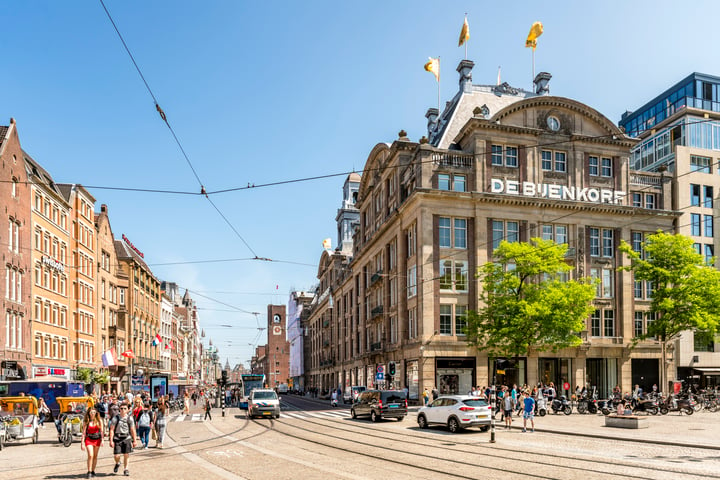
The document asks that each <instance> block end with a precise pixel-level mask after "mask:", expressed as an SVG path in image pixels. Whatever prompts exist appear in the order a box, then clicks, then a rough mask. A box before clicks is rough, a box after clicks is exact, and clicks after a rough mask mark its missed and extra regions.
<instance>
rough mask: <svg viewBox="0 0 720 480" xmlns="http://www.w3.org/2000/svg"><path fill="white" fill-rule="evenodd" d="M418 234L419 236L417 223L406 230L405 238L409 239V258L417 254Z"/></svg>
mask: <svg viewBox="0 0 720 480" xmlns="http://www.w3.org/2000/svg"><path fill="white" fill-rule="evenodd" d="M416 236H417V224H415V223H413V224H412V226H410V228H408V229H407V230H406V231H405V238H406V239H407V252H408V258H410V257H412V256H413V255H415V248H416V241H417V239H416Z"/></svg>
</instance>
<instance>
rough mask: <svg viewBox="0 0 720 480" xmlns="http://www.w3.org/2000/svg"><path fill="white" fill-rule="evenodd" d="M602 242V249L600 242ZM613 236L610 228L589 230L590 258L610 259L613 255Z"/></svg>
mask: <svg viewBox="0 0 720 480" xmlns="http://www.w3.org/2000/svg"><path fill="white" fill-rule="evenodd" d="M601 240H602V248H601V244H600V241H601ZM614 250H615V249H614V236H613V230H612V229H610V228H595V227H591V228H590V256H591V257H599V256H601V253H602V256H603V257H606V258H612V257H613V255H614Z"/></svg>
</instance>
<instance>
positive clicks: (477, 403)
mask: <svg viewBox="0 0 720 480" xmlns="http://www.w3.org/2000/svg"><path fill="white" fill-rule="evenodd" d="M463 403H464V404H465V405H467V406H468V407H487V405H488V404H487V402H486V401H485V400H480V399H479V398H473V399H470V400H463Z"/></svg>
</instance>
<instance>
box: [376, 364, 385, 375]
mask: <svg viewBox="0 0 720 480" xmlns="http://www.w3.org/2000/svg"><path fill="white" fill-rule="evenodd" d="M377 373H385V365H378V366H377Z"/></svg>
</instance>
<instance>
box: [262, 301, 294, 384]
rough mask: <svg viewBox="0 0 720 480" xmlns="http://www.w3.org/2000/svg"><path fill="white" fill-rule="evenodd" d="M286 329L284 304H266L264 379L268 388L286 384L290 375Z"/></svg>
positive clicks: (288, 344)
mask: <svg viewBox="0 0 720 480" xmlns="http://www.w3.org/2000/svg"><path fill="white" fill-rule="evenodd" d="M286 329H287V322H286V318H285V305H268V310H267V334H268V343H267V350H266V356H265V363H266V368H265V381H266V382H267V384H268V386H269V387H270V388H276V387H277V386H278V385H280V384H282V383H285V384H287V383H288V378H289V377H290V343H289V342H288V340H287V331H286Z"/></svg>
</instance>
